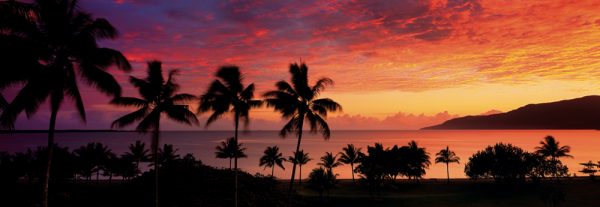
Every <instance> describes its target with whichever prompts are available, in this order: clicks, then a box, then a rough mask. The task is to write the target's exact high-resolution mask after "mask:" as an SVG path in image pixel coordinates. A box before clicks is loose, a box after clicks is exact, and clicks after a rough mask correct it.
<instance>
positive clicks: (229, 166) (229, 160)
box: [229, 157, 231, 170]
mask: <svg viewBox="0 0 600 207" xmlns="http://www.w3.org/2000/svg"><path fill="white" fill-rule="evenodd" d="M229 169H230V170H231V157H230V158H229Z"/></svg>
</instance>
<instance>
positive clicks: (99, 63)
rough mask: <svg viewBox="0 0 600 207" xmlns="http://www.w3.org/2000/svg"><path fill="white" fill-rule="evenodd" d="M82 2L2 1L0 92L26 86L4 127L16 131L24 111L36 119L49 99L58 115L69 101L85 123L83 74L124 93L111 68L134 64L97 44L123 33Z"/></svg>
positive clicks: (90, 81) (109, 92) (108, 90)
mask: <svg viewBox="0 0 600 207" xmlns="http://www.w3.org/2000/svg"><path fill="white" fill-rule="evenodd" d="M77 3H78V2H77V1H75V0H59V1H42V0H37V1H35V3H34V4H26V3H22V2H16V1H5V2H2V5H1V6H0V8H1V10H2V12H3V14H4V15H2V17H0V18H2V19H3V20H6V21H0V22H2V23H0V30H2V31H3V33H2V34H1V35H0V48H2V49H0V51H1V54H0V61H1V62H2V63H3V67H1V68H0V74H1V75H0V90H3V89H5V88H7V87H11V86H18V85H20V84H25V85H24V86H23V88H22V89H21V90H20V91H19V93H18V95H17V96H16V97H15V98H14V99H13V100H12V102H11V104H10V107H9V108H10V109H11V110H10V112H11V113H6V112H4V113H3V116H2V126H3V127H5V128H9V129H12V128H13V127H14V122H15V121H16V119H17V117H18V115H19V114H20V113H21V112H22V111H25V113H26V114H27V117H31V116H33V115H34V114H35V113H36V112H37V110H38V108H39V106H40V105H41V104H43V103H44V102H45V101H46V100H47V99H48V98H49V99H50V102H51V107H52V110H53V111H58V109H59V108H60V105H61V104H62V103H63V102H64V100H65V98H69V99H70V100H71V101H72V102H73V103H74V105H75V109H76V111H77V112H78V115H79V116H80V117H81V119H82V121H84V122H85V121H86V116H85V110H84V106H83V100H82V99H81V94H80V93H79V88H78V86H77V81H76V79H77V77H78V76H79V77H80V78H81V80H82V82H83V83H84V84H86V85H88V86H91V87H94V88H96V89H98V90H99V91H100V92H102V93H105V94H107V95H109V96H112V97H118V96H120V95H121V87H120V86H119V84H118V82H117V81H116V80H115V79H114V77H113V76H112V75H111V74H109V73H108V72H107V70H108V69H109V68H110V67H111V66H117V67H118V68H119V69H121V70H123V71H130V70H131V65H130V64H129V62H128V61H127V59H126V58H125V56H123V54H121V52H119V51H116V50H113V49H110V48H101V47H99V46H98V44H97V41H99V40H104V39H110V40H114V39H116V38H117V37H118V32H117V30H116V29H115V28H114V27H113V26H112V25H111V24H110V23H109V22H108V21H107V20H106V19H103V18H96V19H94V18H92V16H91V14H89V13H85V12H84V11H82V10H81V9H80V7H78V6H77ZM5 12H7V13H5ZM2 99H3V98H0V104H1V102H2Z"/></svg>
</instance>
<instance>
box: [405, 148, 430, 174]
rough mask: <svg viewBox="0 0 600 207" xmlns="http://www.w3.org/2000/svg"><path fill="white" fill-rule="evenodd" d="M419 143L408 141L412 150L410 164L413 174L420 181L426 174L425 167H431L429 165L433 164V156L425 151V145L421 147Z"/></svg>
mask: <svg viewBox="0 0 600 207" xmlns="http://www.w3.org/2000/svg"><path fill="white" fill-rule="evenodd" d="M417 144H418V143H417V142H415V141H414V140H413V141H410V142H409V143H408V148H409V150H410V152H409V153H410V155H409V156H410V157H409V158H408V159H409V163H410V164H409V165H410V166H411V168H412V169H411V171H412V172H411V174H412V175H413V176H414V177H415V179H416V180H417V183H419V179H420V178H421V177H422V176H423V175H425V169H429V165H431V161H429V160H430V159H431V157H429V153H428V152H427V151H425V148H424V147H419V146H418V145H417Z"/></svg>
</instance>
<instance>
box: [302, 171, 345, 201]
mask: <svg viewBox="0 0 600 207" xmlns="http://www.w3.org/2000/svg"><path fill="white" fill-rule="evenodd" d="M337 176H338V175H337V174H333V173H332V172H331V171H330V170H328V171H326V170H325V169H323V167H319V168H315V169H313V170H312V172H310V173H309V174H308V178H309V180H308V183H309V184H308V186H306V187H307V188H309V189H312V190H315V191H317V192H319V200H321V201H322V200H323V191H324V190H327V197H329V189H331V188H333V187H335V186H337V185H338V182H339V181H338V180H337Z"/></svg>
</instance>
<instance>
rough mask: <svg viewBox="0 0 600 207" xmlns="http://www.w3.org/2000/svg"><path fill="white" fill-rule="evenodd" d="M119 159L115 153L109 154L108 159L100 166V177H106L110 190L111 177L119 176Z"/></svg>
mask: <svg viewBox="0 0 600 207" xmlns="http://www.w3.org/2000/svg"><path fill="white" fill-rule="evenodd" d="M119 159H121V158H119V157H118V156H117V155H116V154H115V153H109V154H108V159H106V160H104V164H102V166H103V167H102V171H103V173H102V176H108V187H109V188H110V184H111V183H112V177H113V175H116V174H119V165H118V163H119Z"/></svg>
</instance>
